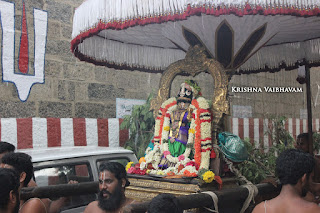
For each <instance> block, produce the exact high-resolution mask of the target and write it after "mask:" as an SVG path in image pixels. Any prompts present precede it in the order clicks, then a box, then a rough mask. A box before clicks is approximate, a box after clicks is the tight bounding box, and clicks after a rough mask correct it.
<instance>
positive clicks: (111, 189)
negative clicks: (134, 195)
mask: <svg viewBox="0 0 320 213" xmlns="http://www.w3.org/2000/svg"><path fill="white" fill-rule="evenodd" d="M129 184H130V182H129V181H128V179H127V173H126V170H125V168H124V166H122V165H121V164H120V163H117V162H104V163H102V164H101V165H100V167H99V190H100V192H99V196H98V205H99V207H100V208H101V209H103V210H105V211H114V210H116V209H118V208H119V207H120V206H121V204H122V202H123V200H124V198H125V195H124V190H125V187H126V186H129Z"/></svg>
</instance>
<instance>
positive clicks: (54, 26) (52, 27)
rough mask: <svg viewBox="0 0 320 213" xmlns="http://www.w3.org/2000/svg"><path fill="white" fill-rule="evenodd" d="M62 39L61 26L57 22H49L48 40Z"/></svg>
mask: <svg viewBox="0 0 320 213" xmlns="http://www.w3.org/2000/svg"><path fill="white" fill-rule="evenodd" d="M60 37H61V24H60V22H56V21H51V20H49V21H48V34H47V40H49V39H51V38H54V39H59V38H60Z"/></svg>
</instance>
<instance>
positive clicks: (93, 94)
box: [88, 83, 124, 101]
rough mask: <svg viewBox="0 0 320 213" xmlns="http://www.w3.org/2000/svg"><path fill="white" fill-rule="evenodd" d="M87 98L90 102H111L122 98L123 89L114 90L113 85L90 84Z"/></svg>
mask: <svg viewBox="0 0 320 213" xmlns="http://www.w3.org/2000/svg"><path fill="white" fill-rule="evenodd" d="M88 97H89V99H90V100H99V101H103V100H112V101H115V100H116V98H124V89H122V88H120V89H119V88H115V87H114V86H113V85H105V84H98V83H90V84H89V85H88Z"/></svg>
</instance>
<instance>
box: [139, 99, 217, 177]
mask: <svg viewBox="0 0 320 213" xmlns="http://www.w3.org/2000/svg"><path fill="white" fill-rule="evenodd" d="M177 107H178V106H177V100H176V98H175V97H173V98H170V99H168V100H166V101H165V102H164V103H163V104H162V105H161V108H160V110H159V115H158V117H157V119H156V123H155V136H154V149H153V150H151V149H149V148H148V149H147V150H146V157H145V161H146V163H145V164H142V167H141V169H143V168H144V167H146V166H148V164H149V163H152V166H153V168H154V170H157V169H158V165H159V163H160V161H161V157H162V154H163V156H164V157H165V158H166V159H167V160H168V161H169V162H171V163H174V164H175V166H174V167H169V168H167V169H166V170H163V171H164V173H165V174H167V173H169V172H174V173H175V174H180V175H185V174H184V171H185V170H188V171H189V172H190V173H195V174H197V170H198V169H199V167H200V168H206V169H208V168H209V162H210V153H211V148H212V147H211V116H210V111H209V105H208V102H207V101H206V100H205V99H204V98H202V97H199V98H197V99H194V100H193V101H192V102H191V105H190V106H189V107H190V108H191V109H192V119H191V124H190V128H189V131H188V141H187V145H186V149H185V152H184V153H183V154H181V155H180V156H178V157H173V156H172V155H171V153H170V151H169V144H168V143H169V140H168V139H169V132H170V114H171V113H172V112H173V111H175V110H176V109H177ZM202 145H204V147H202ZM192 148H194V150H195V155H194V165H188V163H189V162H190V161H191V160H190V158H189V155H190V153H191V149H192ZM192 162H193V161H192ZM181 165H182V166H183V169H180V170H179V166H180V168H181ZM195 165H197V166H195ZM150 173H151V174H157V172H156V171H150ZM170 174H171V173H170ZM188 174H189V173H188ZM189 175H190V174H189Z"/></svg>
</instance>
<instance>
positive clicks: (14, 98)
mask: <svg viewBox="0 0 320 213" xmlns="http://www.w3.org/2000/svg"><path fill="white" fill-rule="evenodd" d="M9 2H13V3H15V40H16V41H15V62H16V63H15V71H16V72H17V73H19V71H18V70H17V67H18V52H19V40H20V35H21V20H22V0H16V1H12V0H10V1H9ZM80 4H81V1H78V0H50V1H48V0H40V1H39V0H30V1H25V6H26V14H27V24H28V38H29V55H30V60H29V61H30V63H29V71H30V73H31V74H32V73H33V72H34V70H33V60H34V59H33V54H34V39H33V38H34V32H33V28H34V27H33V8H38V9H41V10H46V11H47V12H48V31H47V44H46V55H45V82H44V84H35V85H34V86H33V87H32V88H31V91H30V95H29V97H28V99H27V100H26V101H25V102H22V101H20V100H19V97H18V93H17V90H16V87H15V85H14V84H13V83H5V82H1V83H0V100H1V101H0V117H2V118H7V117H16V118H17V117H61V118H65V117H85V118H113V117H116V98H130V99H146V98H147V97H148V95H149V93H150V92H154V93H155V94H156V92H157V89H158V87H159V81H160V77H161V75H160V74H151V73H145V72H139V71H125V70H115V69H110V68H106V67H102V66H94V65H92V64H89V63H84V62H80V61H79V60H78V59H77V58H75V57H74V56H73V54H72V53H71V51H70V41H71V33H72V18H73V13H74V10H75V8H76V7H77V6H79V5H80ZM1 30H2V29H1ZM0 39H2V38H0ZM2 42H3V41H2ZM1 51H2V50H1ZM1 63H2V61H1ZM1 65H2V64H1ZM317 73H318V72H316V69H313V70H312V76H313V77H312V78H313V79H315V78H316V77H318V75H317ZM0 75H2V73H0ZM296 76H297V71H290V72H287V71H281V72H279V73H275V74H273V73H260V74H252V75H241V76H234V77H232V79H231V82H230V86H283V85H285V86H292V87H298V86H300V85H299V84H298V83H297V82H296V81H295V78H296ZM1 77H2V76H1ZM184 79H186V77H184V76H177V77H176V78H175V79H174V81H173V84H172V95H176V93H177V91H178V87H179V85H180V84H181V82H182V81H183V80H184ZM196 80H197V81H198V82H199V84H200V86H201V87H202V88H203V95H204V97H206V98H208V99H211V97H212V94H213V86H212V85H213V84H214V82H213V80H212V78H211V76H210V75H209V74H205V73H203V74H200V75H198V76H196ZM312 88H313V91H312V92H313V97H315V94H316V92H317V88H316V81H314V82H313V86H312ZM230 100H231V104H232V105H239V106H251V107H252V116H253V117H264V116H265V115H266V114H276V115H286V116H289V117H300V109H305V108H306V95H305V88H304V89H303V93H301V94H300V93H299V94H287V93H286V94H270V93H261V94H255V93H246V94H244V93H237V94H233V93H231V92H230ZM231 109H232V108H231ZM231 113H232V110H231ZM314 115H315V116H319V110H318V109H316V112H315V113H314Z"/></svg>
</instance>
